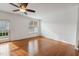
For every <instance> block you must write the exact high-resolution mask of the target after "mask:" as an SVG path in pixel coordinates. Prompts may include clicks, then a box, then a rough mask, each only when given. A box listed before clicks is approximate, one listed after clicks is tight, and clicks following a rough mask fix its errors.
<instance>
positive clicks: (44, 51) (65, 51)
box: [0, 37, 79, 56]
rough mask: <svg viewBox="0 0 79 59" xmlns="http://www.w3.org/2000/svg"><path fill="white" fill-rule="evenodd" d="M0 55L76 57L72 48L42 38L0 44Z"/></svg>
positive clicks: (77, 52) (76, 54) (75, 51)
mask: <svg viewBox="0 0 79 59" xmlns="http://www.w3.org/2000/svg"><path fill="white" fill-rule="evenodd" d="M0 55H7V56H9V55H10V56H31V55H32V56H78V55H79V51H77V50H76V49H75V48H74V46H72V45H69V44H66V43H63V42H60V41H56V40H51V39H48V38H44V37H35V38H29V39H23V40H18V41H12V42H6V43H1V44H0Z"/></svg>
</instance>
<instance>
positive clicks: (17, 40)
mask: <svg viewBox="0 0 79 59" xmlns="http://www.w3.org/2000/svg"><path fill="white" fill-rule="evenodd" d="M38 37H42V36H34V37H29V38H23V39H18V40H10V41H6V42H1V43H0V44H3V43H8V42H15V41H21V40H28V39H32V38H38Z"/></svg>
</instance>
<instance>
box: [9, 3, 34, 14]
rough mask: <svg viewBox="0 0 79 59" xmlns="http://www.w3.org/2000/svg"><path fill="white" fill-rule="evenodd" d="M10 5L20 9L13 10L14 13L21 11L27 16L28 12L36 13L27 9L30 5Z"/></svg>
mask: <svg viewBox="0 0 79 59" xmlns="http://www.w3.org/2000/svg"><path fill="white" fill-rule="evenodd" d="M9 4H10V5H12V6H15V7H17V8H18V9H16V10H13V12H18V11H20V12H23V13H24V14H26V15H27V11H28V12H33V13H35V10H32V9H28V8H27V6H28V3H19V6H18V5H16V4H14V3H9Z"/></svg>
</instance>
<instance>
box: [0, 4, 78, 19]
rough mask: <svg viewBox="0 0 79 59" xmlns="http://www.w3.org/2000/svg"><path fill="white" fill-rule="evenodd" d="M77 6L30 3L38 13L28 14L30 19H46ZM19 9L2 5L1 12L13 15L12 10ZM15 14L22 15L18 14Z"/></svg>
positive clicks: (29, 6) (0, 5)
mask: <svg viewBox="0 0 79 59" xmlns="http://www.w3.org/2000/svg"><path fill="white" fill-rule="evenodd" d="M75 5H77V4H72V3H70V4H67V3H63V4H60V3H57V4H56V3H29V5H28V8H30V9H34V10H36V13H30V12H28V15H27V16H29V17H33V18H38V19H43V18H45V17H49V16H50V17H52V14H54V13H55V12H58V11H60V10H63V9H64V10H65V9H67V8H70V7H73V6H75ZM15 9H17V8H16V7H14V6H12V5H10V4H9V3H0V10H2V11H5V12H10V13H13V12H12V10H15ZM15 14H21V13H20V12H16V13H15Z"/></svg>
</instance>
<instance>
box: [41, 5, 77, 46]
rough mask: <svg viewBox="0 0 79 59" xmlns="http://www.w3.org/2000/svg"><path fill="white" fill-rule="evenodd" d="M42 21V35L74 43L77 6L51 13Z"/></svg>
mask: <svg viewBox="0 0 79 59" xmlns="http://www.w3.org/2000/svg"><path fill="white" fill-rule="evenodd" d="M41 22H42V35H43V36H46V37H48V38H51V39H55V40H59V41H64V42H67V43H70V44H73V45H76V26H77V6H74V7H71V8H67V9H63V10H61V11H59V12H58V11H57V12H55V13H53V14H52V17H50V19H44V21H41Z"/></svg>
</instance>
